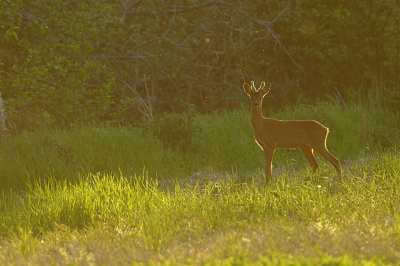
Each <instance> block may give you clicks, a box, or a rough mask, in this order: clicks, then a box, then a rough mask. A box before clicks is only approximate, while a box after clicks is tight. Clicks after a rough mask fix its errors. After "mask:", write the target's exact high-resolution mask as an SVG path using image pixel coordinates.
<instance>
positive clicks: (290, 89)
mask: <svg viewBox="0 0 400 266" xmlns="http://www.w3.org/2000/svg"><path fill="white" fill-rule="evenodd" d="M399 20H400V8H399V6H398V4H397V2H396V1H394V0H386V1H374V0H362V1H343V0H333V1H323V0H312V1H309V0H307V1H305V0H298V1H291V0H284V1H278V0H266V1H258V0H249V1H238V0H233V1H219V0H210V1H200V0H185V1H177V0H170V1H166V0H119V1H117V0H114V1H112V0H111V1H109V0H108V1H106V0H86V1H76V0H65V1H58V0H51V1H50V0H39V1H27V0H12V1H1V2H0V90H1V92H2V97H3V101H4V105H5V112H6V115H7V119H8V120H7V121H8V124H9V128H10V129H11V130H12V131H13V132H14V133H18V132H21V131H22V130H32V129H35V128H41V127H57V128H68V127H71V126H73V125H75V124H85V123H91V122H93V121H118V122H130V123H132V122H136V121H139V120H141V119H142V118H143V117H147V118H148V119H153V118H154V116H155V115H156V114H157V113H162V112H164V111H167V112H170V111H184V110H185V108H187V106H188V104H191V105H195V106H197V108H198V109H199V110H200V111H209V110H210V111H212V110H215V109H216V108H221V107H228V108H229V107H230V108H232V107H237V106H238V105H239V104H240V103H243V102H246V98H245V95H243V92H242V90H241V86H242V84H243V82H249V81H250V80H255V81H256V82H258V83H259V82H261V81H263V80H265V81H267V82H270V83H271V84H273V88H272V89H271V96H270V97H272V99H273V101H271V102H272V104H273V107H275V108H279V107H282V106H283V105H285V104H286V103H288V102H291V101H295V100H297V99H298V98H299V97H300V96H301V98H302V99H305V100H308V101H312V100H313V99H316V98H321V97H322V98H323V97H326V95H327V96H329V97H336V96H335V88H336V90H337V91H338V92H339V93H340V94H341V95H342V96H343V98H344V99H345V100H346V99H347V98H348V97H353V96H354V95H356V94H357V92H358V91H359V89H360V88H361V87H363V88H367V89H368V90H369V91H370V92H371V93H373V92H374V90H376V89H377V88H379V89H381V90H384V95H386V96H387V104H388V107H389V108H394V109H396V110H398V109H399V108H400V92H399V88H398V86H397V83H398V82H399V74H400V73H399V72H400V69H399V49H400V45H399V44H400V34H399V33H400V32H399V31H400V25H399Z"/></svg>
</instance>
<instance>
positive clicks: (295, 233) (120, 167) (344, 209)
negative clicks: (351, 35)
mask: <svg viewBox="0 0 400 266" xmlns="http://www.w3.org/2000/svg"><path fill="white" fill-rule="evenodd" d="M270 116H272V117H275V118H280V119H304V118H310V119H315V120H318V121H320V122H322V123H323V124H324V125H326V126H328V127H329V128H330V134H329V137H328V148H329V150H330V151H331V152H332V153H333V154H334V155H335V156H336V157H338V158H339V159H340V160H341V163H342V166H343V171H344V175H345V181H344V183H342V182H340V181H339V179H338V178H337V177H336V175H335V171H334V169H333V167H332V166H331V165H330V164H327V163H326V162H324V160H323V159H322V158H321V157H319V158H317V160H318V162H319V163H320V169H318V171H317V173H316V175H315V177H314V178H313V179H312V180H311V181H310V182H305V179H306V176H307V175H308V174H309V167H308V165H307V161H306V160H305V158H303V155H302V154H301V152H299V151H296V150H291V151H285V150H278V151H277V152H276V154H275V157H274V168H273V179H274V183H273V185H272V186H270V187H269V186H265V182H264V174H263V170H262V169H263V164H264V158H263V153H262V151H261V150H260V148H259V147H258V146H257V144H256V143H255V142H254V138H253V133H252V128H251V125H250V113H249V112H248V111H247V110H244V109H242V110H238V111H233V112H220V113H216V114H213V115H208V116H201V115H198V114H195V115H194V116H193V119H192V120H190V121H191V124H190V125H188V126H190V129H191V130H190V131H185V134H186V136H187V137H186V138H185V141H187V140H190V145H187V147H184V149H181V148H180V147H182V145H185V143H181V142H179V141H180V140H179V138H178V137H177V136H178V135H179V132H173V131H171V132H170V133H169V135H165V136H164V137H163V138H162V139H160V138H158V137H157V134H153V133H154V132H157V130H159V129H162V128H163V127H165V126H171V127H173V123H174V119H176V117H178V116H171V117H172V118H170V120H169V122H168V123H172V125H163V124H160V125H159V128H157V127H154V125H153V127H150V128H149V127H141V128H134V127H130V126H126V127H124V126H114V127H85V128H79V129H75V130H72V131H47V132H46V131H45V132H41V133H36V134H28V133H25V134H21V135H19V136H16V137H13V138H10V139H6V140H3V141H2V142H1V143H0V148H1V150H0V169H1V171H0V181H1V184H2V185H1V197H0V265H27V264H30V265H135V263H143V264H146V265H147V264H159V265H164V264H165V265H187V264H191V265H220V264H222V265H253V264H254V265H316V264H317V265H386V264H394V265H399V264H400V252H399V250H400V213H399V206H400V155H399V152H398V149H397V147H398V143H399V140H400V137H399V132H400V130H399V128H398V127H396V126H393V125H396V123H398V120H399V114H398V113H393V112H392V113H391V112H389V111H385V109H383V108H376V109H367V108H363V107H362V106H359V105H353V106H349V108H348V110H344V109H343V108H341V107H340V106H337V105H335V104H332V103H320V104H319V105H318V107H315V106H303V105H302V106H297V107H296V108H294V109H286V110H284V111H282V112H279V113H273V112H272V111H270ZM174 117H175V118H174ZM178 118H179V117H178ZM179 119H180V118H179ZM185 119H186V117H185ZM179 121H181V120H179ZM176 128H179V130H183V129H182V128H184V127H176ZM188 132H189V133H188ZM190 134H191V135H190ZM168 138H169V139H168ZM174 138H177V139H174ZM171 144H174V145H171Z"/></svg>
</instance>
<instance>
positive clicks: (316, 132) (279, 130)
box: [256, 118, 328, 149]
mask: <svg viewBox="0 0 400 266" xmlns="http://www.w3.org/2000/svg"><path fill="white" fill-rule="evenodd" d="M259 132H260V133H261V132H262V133H261V135H260V133H259V134H257V133H256V139H257V138H262V139H263V140H264V142H265V143H266V144H267V145H268V146H273V147H274V148H287V149H292V148H297V147H299V146H303V145H305V146H309V147H313V146H315V145H322V144H325V140H326V136H327V134H328V128H326V127H324V126H323V125H322V124H320V123H319V122H317V121H314V120H277V119H271V118H266V119H265V120H264V121H263V125H262V129H261V130H260V131H259ZM257 135H259V136H257ZM257 141H258V140H257ZM258 142H259V141H258Z"/></svg>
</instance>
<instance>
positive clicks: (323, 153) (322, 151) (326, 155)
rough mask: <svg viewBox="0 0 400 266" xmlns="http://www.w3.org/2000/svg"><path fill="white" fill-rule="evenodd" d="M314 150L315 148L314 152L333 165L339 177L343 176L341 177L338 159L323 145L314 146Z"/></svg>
mask: <svg viewBox="0 0 400 266" xmlns="http://www.w3.org/2000/svg"><path fill="white" fill-rule="evenodd" d="M314 150H315V152H316V153H318V154H319V155H321V156H322V157H324V158H325V160H327V161H328V162H330V163H331V164H332V165H333V167H335V169H336V171H337V172H338V174H339V175H340V177H341V178H343V177H342V168H341V167H340V162H339V160H338V159H336V157H335V156H333V155H332V154H331V153H330V152H329V151H328V149H327V148H326V147H325V146H324V147H318V148H314Z"/></svg>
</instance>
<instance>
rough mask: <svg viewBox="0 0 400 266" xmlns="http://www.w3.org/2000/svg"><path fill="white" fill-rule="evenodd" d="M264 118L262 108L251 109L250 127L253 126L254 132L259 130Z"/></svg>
mask: <svg viewBox="0 0 400 266" xmlns="http://www.w3.org/2000/svg"><path fill="white" fill-rule="evenodd" d="M264 119H265V118H264V117H263V115H262V108H261V106H260V107H259V108H254V107H251V125H252V126H253V129H254V132H256V133H257V131H259V130H261V124H262V122H263V120H264Z"/></svg>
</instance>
